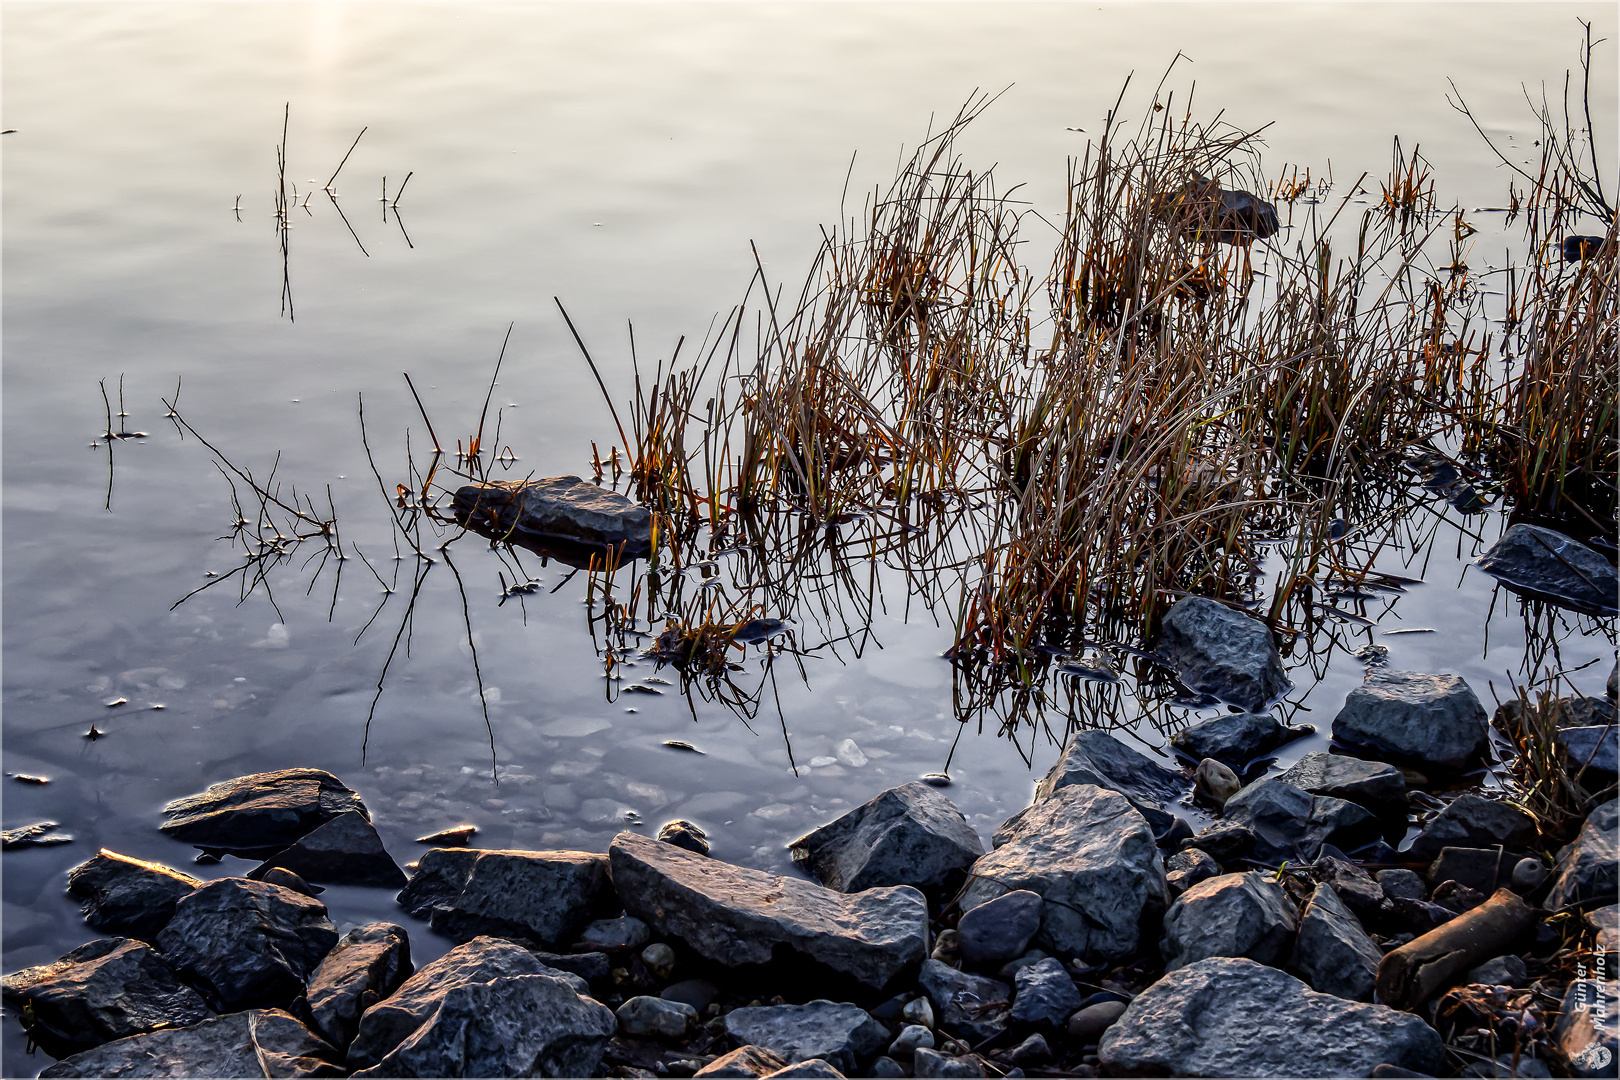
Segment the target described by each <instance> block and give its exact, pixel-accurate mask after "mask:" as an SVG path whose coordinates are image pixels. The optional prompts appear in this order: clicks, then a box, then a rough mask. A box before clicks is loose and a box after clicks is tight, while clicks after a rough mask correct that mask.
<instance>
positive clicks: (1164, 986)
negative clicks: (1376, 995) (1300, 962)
mask: <svg viewBox="0 0 1620 1080" xmlns="http://www.w3.org/2000/svg"><path fill="white" fill-rule="evenodd" d="M1098 1056H1099V1057H1100V1058H1101V1061H1102V1067H1103V1069H1104V1070H1105V1071H1106V1072H1107V1073H1108V1074H1109V1075H1111V1076H1260V1077H1271V1076H1300V1077H1308V1076H1368V1075H1371V1073H1372V1070H1373V1067H1374V1066H1376V1065H1379V1064H1390V1065H1395V1066H1399V1067H1401V1068H1406V1069H1412V1070H1415V1071H1417V1072H1420V1073H1425V1074H1429V1075H1433V1074H1434V1073H1435V1072H1436V1071H1437V1070H1438V1069H1439V1068H1440V1067H1441V1065H1442V1064H1444V1060H1445V1047H1444V1045H1443V1044H1442V1043H1441V1041H1440V1036H1439V1034H1438V1033H1436V1031H1435V1030H1434V1029H1433V1028H1431V1027H1430V1026H1429V1025H1428V1024H1426V1023H1424V1022H1423V1021H1422V1020H1421V1019H1419V1018H1418V1017H1416V1016H1413V1015H1411V1014H1410V1013H1403V1012H1397V1011H1396V1010H1394V1009H1390V1008H1386V1007H1384V1006H1382V1005H1369V1004H1363V1003H1361V1002H1352V1001H1346V1000H1345V999H1343V998H1339V997H1334V996H1333V995H1331V994H1321V993H1317V992H1316V991H1313V990H1311V989H1310V988H1308V987H1307V986H1306V985H1305V984H1304V983H1303V982H1300V981H1299V980H1298V979H1296V978H1294V977H1293V976H1291V975H1285V974H1284V973H1283V972H1281V971H1278V970H1276V969H1275V968H1270V967H1266V966H1265V965H1263V964H1257V963H1255V962H1254V961H1253V960H1245V959H1237V958H1229V957H1214V958H1211V959H1208V960H1200V961H1199V962H1198V963H1196V964H1191V965H1189V966H1187V967H1184V968H1182V969H1180V970H1179V971H1173V972H1171V973H1170V974H1168V975H1166V976H1165V977H1164V978H1162V979H1160V980H1159V981H1158V982H1156V983H1154V984H1153V985H1152V986H1150V987H1148V988H1147V989H1146V990H1144V991H1143V992H1142V993H1141V994H1138V995H1137V997H1136V999H1135V1000H1134V1001H1133V1002H1131V1005H1130V1007H1129V1008H1127V1009H1126V1010H1125V1015H1124V1016H1122V1017H1120V1019H1119V1021H1118V1022H1117V1023H1115V1024H1114V1026H1113V1027H1111V1028H1109V1029H1108V1032H1107V1034H1105V1035H1104V1036H1103V1039H1102V1043H1101V1045H1100V1046H1099V1048H1098Z"/></svg>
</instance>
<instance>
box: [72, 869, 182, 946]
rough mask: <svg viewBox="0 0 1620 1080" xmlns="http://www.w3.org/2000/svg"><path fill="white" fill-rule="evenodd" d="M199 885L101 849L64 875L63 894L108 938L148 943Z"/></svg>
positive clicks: (180, 875)
mask: <svg viewBox="0 0 1620 1080" xmlns="http://www.w3.org/2000/svg"><path fill="white" fill-rule="evenodd" d="M201 884H202V882H201V881H198V880H197V879H196V878H194V877H192V876H191V875H190V874H182V873H181V872H180V871H178V870H175V869H173V868H172V867H168V866H164V865H163V864H162V863H154V862H144V861H142V860H140V859H132V858H130V857H129V856H128V855H120V854H118V853H117V852H115V851H108V850H107V849H106V848H102V849H101V851H100V852H99V853H98V854H97V855H96V856H95V857H94V858H92V859H89V860H88V861H86V862H82V863H80V864H79V865H78V866H75V867H74V868H73V869H71V870H69V871H68V884H67V891H68V892H69V894H71V895H73V896H76V897H78V898H79V899H80V900H82V901H83V907H82V910H83V912H84V921H85V922H87V923H89V924H90V925H91V926H93V927H95V928H96V929H97V930H100V931H102V932H103V933H106V934H120V935H123V936H126V937H133V938H140V939H141V940H143V941H151V940H153V939H154V938H156V937H157V935H158V931H160V930H162V929H163V928H164V926H166V925H168V922H169V919H170V918H172V917H173V916H174V905H175V904H177V903H178V902H179V901H180V898H181V897H183V896H186V895H187V894H189V893H190V892H191V891H192V890H194V889H196V888H197V887H198V886H199V885H201Z"/></svg>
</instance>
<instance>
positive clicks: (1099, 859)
mask: <svg viewBox="0 0 1620 1080" xmlns="http://www.w3.org/2000/svg"><path fill="white" fill-rule="evenodd" d="M1009 824H1010V825H1011V826H1012V827H1011V829H1010V831H1009V833H1008V834H1007V836H1006V839H1005V842H1004V843H1002V845H1001V846H1000V847H998V848H996V850H994V851H992V852H991V853H990V854H988V855H986V856H984V857H983V858H981V859H980V860H979V861H978V862H976V863H974V864H973V874H972V877H971V878H970V879H969V882H968V886H967V888H966V889H965V890H964V891H963V893H962V896H961V898H960V900H959V901H958V902H959V903H960V905H961V907H962V910H963V911H964V912H965V911H969V910H971V909H972V908H975V907H978V906H979V905H980V904H983V903H987V902H988V901H990V900H993V899H995V898H996V897H998V896H1000V895H1002V894H1003V893H1009V892H1012V891H1014V890H1016V889H1028V890H1030V891H1031V892H1034V893H1038V894H1040V896H1041V897H1042V898H1043V899H1044V900H1045V901H1046V903H1045V906H1044V907H1043V908H1042V914H1041V931H1040V935H1039V938H1038V940H1039V941H1040V942H1041V944H1042V947H1043V948H1046V949H1049V950H1050V951H1051V952H1053V953H1055V954H1056V955H1058V956H1060V957H1076V956H1078V957H1082V958H1084V959H1085V960H1086V961H1087V962H1088V963H1089V962H1095V961H1099V960H1118V959H1122V958H1124V957H1127V956H1130V955H1131V954H1132V953H1134V952H1135V951H1136V949H1137V946H1138V944H1139V935H1140V926H1141V922H1142V918H1143V916H1144V915H1146V914H1148V913H1149V912H1153V911H1158V910H1162V909H1163V907H1164V904H1165V903H1166V900H1167V897H1166V892H1165V880H1164V864H1163V863H1162V862H1161V861H1160V858H1159V849H1158V847H1157V846H1156V845H1155V844H1154V842H1153V832H1152V830H1151V829H1149V828H1148V823H1147V821H1146V820H1145V819H1144V818H1143V817H1142V815H1141V814H1140V813H1138V812H1137V811H1136V809H1135V808H1134V807H1132V806H1131V804H1130V803H1129V802H1128V801H1126V799H1125V797H1124V796H1123V795H1120V794H1119V793H1118V792H1114V791H1107V790H1105V789H1103V788H1100V787H1094V786H1092V785H1090V784H1076V785H1073V786H1070V787H1064V788H1060V789H1059V790H1057V791H1056V792H1054V793H1053V794H1052V795H1051V796H1050V797H1049V798H1047V799H1045V800H1043V801H1041V802H1038V803H1036V804H1035V805H1034V806H1032V807H1030V808H1029V809H1028V810H1025V811H1024V812H1023V813H1022V814H1020V815H1019V816H1018V817H1017V818H1016V819H1015V820H1014V821H1013V822H1011V823H1009ZM1004 828H1005V827H1004Z"/></svg>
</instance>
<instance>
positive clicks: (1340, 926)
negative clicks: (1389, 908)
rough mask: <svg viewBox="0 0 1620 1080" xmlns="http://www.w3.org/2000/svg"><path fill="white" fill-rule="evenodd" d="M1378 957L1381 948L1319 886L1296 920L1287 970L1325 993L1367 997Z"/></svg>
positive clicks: (1334, 896) (1325, 888)
mask: <svg viewBox="0 0 1620 1080" xmlns="http://www.w3.org/2000/svg"><path fill="white" fill-rule="evenodd" d="M1383 958H1384V952H1383V950H1382V949H1380V948H1379V947H1378V946H1377V945H1376V944H1375V943H1374V942H1373V940H1372V938H1370V937H1368V936H1367V932H1366V931H1365V930H1363V929H1362V927H1361V923H1360V922H1359V921H1357V919H1356V917H1355V915H1354V914H1352V913H1351V911H1350V909H1349V908H1348V907H1346V906H1345V905H1344V903H1343V902H1342V901H1341V900H1340V899H1339V896H1338V894H1337V893H1336V892H1334V891H1333V889H1332V887H1330V886H1328V885H1318V886H1317V887H1316V891H1315V892H1313V893H1312V894H1311V901H1310V903H1309V904H1308V905H1307V906H1306V908H1305V914H1304V916H1303V917H1301V919H1300V921H1299V936H1298V938H1297V939H1296V941H1295V943H1294V952H1293V956H1292V957H1291V958H1290V960H1289V962H1288V971H1289V973H1290V974H1293V975H1298V976H1299V977H1300V978H1302V979H1304V980H1305V981H1306V982H1307V983H1309V984H1310V986H1311V989H1313V990H1319V991H1321V992H1322V993H1324V994H1332V995H1333V996H1334V997H1342V998H1348V999H1349V1000H1351V1001H1371V1000H1372V999H1373V985H1374V983H1375V982H1376V981H1377V978H1378V964H1379V961H1381V960H1383Z"/></svg>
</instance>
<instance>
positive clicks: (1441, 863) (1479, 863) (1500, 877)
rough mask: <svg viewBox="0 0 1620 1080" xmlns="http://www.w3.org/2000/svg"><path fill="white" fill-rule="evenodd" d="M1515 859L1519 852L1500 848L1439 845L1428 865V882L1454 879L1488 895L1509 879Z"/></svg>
mask: <svg viewBox="0 0 1620 1080" xmlns="http://www.w3.org/2000/svg"><path fill="white" fill-rule="evenodd" d="M1518 862H1519V857H1518V855H1516V854H1515V853H1513V852H1511V851H1503V850H1501V849H1499V848H1466V847H1446V848H1441V849H1440V854H1439V855H1438V856H1437V857H1436V858H1435V860H1434V862H1433V863H1431V864H1430V866H1429V872H1428V877H1429V884H1431V885H1440V884H1443V883H1444V882H1447V881H1455V882H1456V883H1457V884H1459V885H1466V886H1468V887H1469V888H1470V889H1477V890H1478V891H1480V892H1482V893H1484V894H1485V895H1487V896H1489V895H1490V894H1491V893H1493V892H1495V891H1496V890H1497V889H1499V888H1501V887H1502V886H1503V885H1506V884H1507V883H1508V882H1509V881H1510V880H1511V879H1512V876H1513V868H1514V867H1515V866H1517V865H1518Z"/></svg>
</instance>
